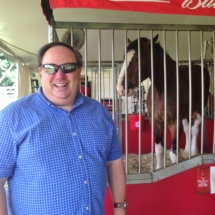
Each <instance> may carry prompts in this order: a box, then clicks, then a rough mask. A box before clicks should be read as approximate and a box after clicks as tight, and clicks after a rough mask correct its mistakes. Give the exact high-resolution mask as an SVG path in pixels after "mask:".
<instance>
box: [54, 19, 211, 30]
mask: <svg viewBox="0 0 215 215" xmlns="http://www.w3.org/2000/svg"><path fill="white" fill-rule="evenodd" d="M55 26H56V28H59V29H62V28H64V29H65V28H66V29H67V28H90V29H98V28H100V29H114V30H137V29H140V30H163V29H165V30H166V31H169V30H173V31H175V30H178V31H189V30H192V31H202V30H205V31H213V30H215V25H184V24H183V25H182V24H181V25H179V24H133V23H99V22H98V23H97V22H91V23H89V22H59V21H56V22H55Z"/></svg>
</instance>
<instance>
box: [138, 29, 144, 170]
mask: <svg viewBox="0 0 215 215" xmlns="http://www.w3.org/2000/svg"><path fill="white" fill-rule="evenodd" d="M137 38H138V59H139V60H138V86H139V87H138V88H139V95H138V96H139V98H138V99H139V102H138V105H139V129H138V131H139V132H138V137H139V138H138V160H139V162H138V163H139V165H138V166H139V170H138V171H139V173H141V142H142V139H141V136H142V132H141V128H142V125H143V122H142V119H141V118H142V116H141V114H142V113H141V96H142V92H141V53H140V30H139V29H138V30H137Z"/></svg>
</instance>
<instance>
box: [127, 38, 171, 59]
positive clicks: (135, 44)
mask: <svg viewBox="0 0 215 215" xmlns="http://www.w3.org/2000/svg"><path fill="white" fill-rule="evenodd" d="M147 41H148V39H147V38H145V37H141V38H140V44H141V43H146V42H147ZM153 47H154V49H155V50H156V51H157V52H159V53H161V54H163V53H164V50H163V47H162V46H161V45H160V43H159V42H158V43H154V46H153ZM132 49H134V50H136V51H137V50H138V39H136V40H134V41H133V42H131V43H130V45H129V46H128V47H127V52H128V51H130V50H132ZM166 58H167V59H169V60H172V61H174V60H173V59H172V58H171V57H170V55H169V54H168V53H167V52H166Z"/></svg>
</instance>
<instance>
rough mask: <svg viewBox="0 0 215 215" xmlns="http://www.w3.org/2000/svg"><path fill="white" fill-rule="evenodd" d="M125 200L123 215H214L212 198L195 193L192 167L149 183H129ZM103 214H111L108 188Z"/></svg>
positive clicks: (213, 197) (194, 178) (211, 195)
mask: <svg viewBox="0 0 215 215" xmlns="http://www.w3.org/2000/svg"><path fill="white" fill-rule="evenodd" d="M201 166H206V165H201ZM127 201H128V209H127V213H126V215H157V214H159V215H182V214H185V215H187V214H189V215H214V214H215V195H214V194H200V195H199V194H196V168H193V169H190V170H187V171H184V172H182V173H179V174H177V175H174V176H171V177H169V178H166V179H163V180H161V181H158V182H154V183H150V184H129V185H127ZM105 215H113V207H112V202H111V197H110V192H109V189H108V188H107V193H106V196H105Z"/></svg>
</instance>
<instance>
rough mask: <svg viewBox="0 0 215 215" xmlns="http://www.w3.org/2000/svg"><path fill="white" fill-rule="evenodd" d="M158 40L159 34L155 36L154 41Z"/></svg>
mask: <svg viewBox="0 0 215 215" xmlns="http://www.w3.org/2000/svg"><path fill="white" fill-rule="evenodd" d="M157 40H158V34H157V35H156V36H155V37H154V38H153V43H156V42H157Z"/></svg>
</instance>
